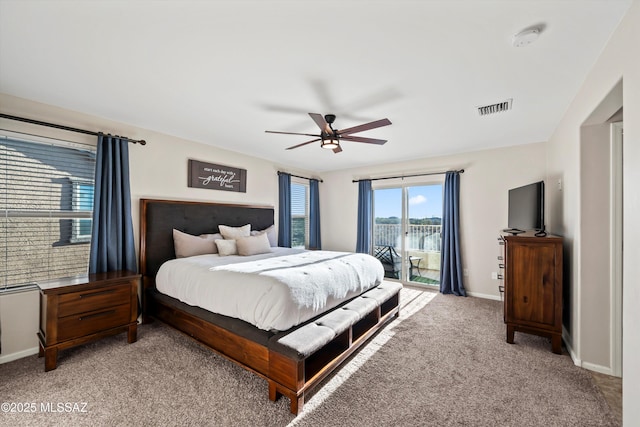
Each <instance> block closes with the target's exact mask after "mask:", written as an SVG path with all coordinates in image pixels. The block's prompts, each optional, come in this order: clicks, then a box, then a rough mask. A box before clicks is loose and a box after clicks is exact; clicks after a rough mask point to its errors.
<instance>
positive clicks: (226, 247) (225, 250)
mask: <svg viewBox="0 0 640 427" xmlns="http://www.w3.org/2000/svg"><path fill="white" fill-rule="evenodd" d="M215 242H216V245H217V246H218V254H219V255H220V256H227V255H237V254H238V248H237V247H236V241H235V240H229V239H218V240H216V241H215Z"/></svg>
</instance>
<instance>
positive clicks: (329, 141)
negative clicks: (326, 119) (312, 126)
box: [320, 138, 340, 150]
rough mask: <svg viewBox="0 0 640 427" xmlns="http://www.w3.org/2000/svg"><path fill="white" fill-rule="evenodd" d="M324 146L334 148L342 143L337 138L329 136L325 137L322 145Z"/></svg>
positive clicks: (329, 148)
mask: <svg viewBox="0 0 640 427" xmlns="http://www.w3.org/2000/svg"><path fill="white" fill-rule="evenodd" d="M320 146H321V147H322V148H326V149H327V150H333V149H336V148H338V147H339V146H340V143H339V142H338V140H337V139H333V138H329V139H323V140H322V144H321V145H320Z"/></svg>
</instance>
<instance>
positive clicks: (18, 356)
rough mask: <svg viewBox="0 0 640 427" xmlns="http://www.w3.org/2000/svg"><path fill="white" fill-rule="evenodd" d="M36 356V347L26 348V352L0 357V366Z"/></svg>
mask: <svg viewBox="0 0 640 427" xmlns="http://www.w3.org/2000/svg"><path fill="white" fill-rule="evenodd" d="M34 354H38V347H33V348H28V349H26V350H22V351H17V352H15V353H11V354H5V355H3V356H0V365H1V364H3V363H9V362H13V361H14V360H18V359H22V358H23V357H27V356H33V355H34Z"/></svg>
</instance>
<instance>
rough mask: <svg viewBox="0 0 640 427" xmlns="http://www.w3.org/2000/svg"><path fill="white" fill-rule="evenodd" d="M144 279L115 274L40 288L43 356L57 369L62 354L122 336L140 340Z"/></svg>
mask: <svg viewBox="0 0 640 427" xmlns="http://www.w3.org/2000/svg"><path fill="white" fill-rule="evenodd" d="M139 285H140V275H139V274H136V273H133V272H130V271H113V272H108V273H97V274H88V275H81V276H76V277H67V278H63V279H56V280H49V281H44V282H41V283H39V284H38V286H39V287H40V331H39V332H38V339H39V341H40V352H39V356H40V357H42V356H44V370H45V371H50V370H52V369H55V368H56V367H57V363H58V362H57V359H58V350H63V349H66V348H70V347H73V346H76V345H80V344H84V343H87V342H89V341H93V340H96V339H100V338H103V337H106V336H109V335H115V334H118V333H121V332H125V331H126V332H127V333H128V342H129V343H133V342H135V341H136V339H137V327H138V320H137V317H138V287H139Z"/></svg>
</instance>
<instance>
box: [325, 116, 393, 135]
mask: <svg viewBox="0 0 640 427" xmlns="http://www.w3.org/2000/svg"><path fill="white" fill-rule="evenodd" d="M390 124H391V122H390V121H389V119H380V120H376V121H375V122H370V123H365V124H363V125H359V126H354V127H351V128H347V129H340V130H337V131H336V133H337V134H338V136H339V137H341V136H342V135H349V134H352V133H356V132H363V131H365V130H369V129H375V128H379V127H382V126H388V125H390Z"/></svg>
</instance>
